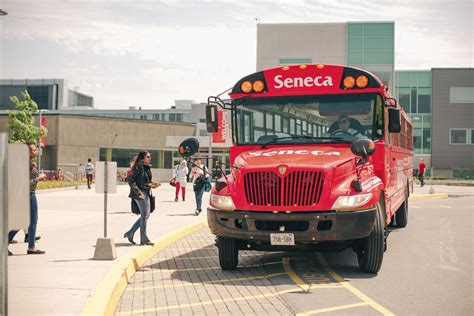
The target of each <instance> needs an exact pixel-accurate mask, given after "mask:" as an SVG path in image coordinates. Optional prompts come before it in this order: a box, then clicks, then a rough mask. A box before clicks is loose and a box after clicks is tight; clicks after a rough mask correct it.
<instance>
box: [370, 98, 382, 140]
mask: <svg viewBox="0 0 474 316" xmlns="http://www.w3.org/2000/svg"><path fill="white" fill-rule="evenodd" d="M376 102H377V103H376V105H375V118H374V135H373V139H374V140H377V139H380V138H381V137H382V135H383V114H384V110H383V104H382V98H381V97H380V96H377V101H376Z"/></svg>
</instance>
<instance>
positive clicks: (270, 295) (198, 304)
mask: <svg viewBox="0 0 474 316" xmlns="http://www.w3.org/2000/svg"><path fill="white" fill-rule="evenodd" d="M299 291H300V289H291V290H284V291H279V292H275V293H267V294H260V295H252V296H241V297H235V298H233V297H230V298H228V299H218V300H212V301H204V302H196V303H190V304H177V305H169V306H163V307H155V308H147V309H141V310H134V311H131V312H123V313H118V315H129V314H142V313H147V312H158V311H163V310H170V309H178V308H186V307H193V306H204V305H212V304H217V303H225V302H238V301H246V300H256V299H260V298H266V297H273V296H278V295H281V294H286V293H292V292H299Z"/></svg>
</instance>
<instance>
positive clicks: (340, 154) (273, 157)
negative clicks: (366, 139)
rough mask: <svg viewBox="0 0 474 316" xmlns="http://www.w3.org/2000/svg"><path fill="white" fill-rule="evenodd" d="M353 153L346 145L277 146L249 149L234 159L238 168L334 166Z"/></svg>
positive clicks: (352, 155) (347, 158)
mask: <svg viewBox="0 0 474 316" xmlns="http://www.w3.org/2000/svg"><path fill="white" fill-rule="evenodd" d="M354 157H355V156H354V154H353V153H352V151H351V149H350V148H349V147H348V146H347V147H334V146H321V145H318V146H314V145H313V146H311V145H308V146H307V147H306V148H304V147H300V146H298V147H296V148H295V146H281V147H280V146H279V147H273V148H268V149H261V150H249V151H246V152H242V153H240V154H239V155H238V156H237V157H236V159H235V165H236V166H237V167H238V168H242V169H247V168H252V169H253V168H261V167H275V166H277V165H280V164H288V165H318V166H324V167H326V168H327V167H331V166H333V167H335V166H338V165H340V164H342V163H344V162H346V161H348V160H350V159H354Z"/></svg>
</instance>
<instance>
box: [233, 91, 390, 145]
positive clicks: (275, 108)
mask: <svg viewBox="0 0 474 316" xmlns="http://www.w3.org/2000/svg"><path fill="white" fill-rule="evenodd" d="M233 109H234V111H233V115H235V121H234V122H236V123H237V124H236V125H237V126H236V128H235V130H234V133H235V136H236V140H237V144H240V145H258V144H260V145H267V144H295V143H336V142H352V141H353V140H356V139H360V138H370V139H374V140H377V139H379V138H380V137H381V136H382V133H383V108H382V102H381V97H380V96H379V95H377V94H375V93H372V94H351V95H309V96H296V97H295V96H288V97H267V98H242V99H237V100H235V103H234V107H233Z"/></svg>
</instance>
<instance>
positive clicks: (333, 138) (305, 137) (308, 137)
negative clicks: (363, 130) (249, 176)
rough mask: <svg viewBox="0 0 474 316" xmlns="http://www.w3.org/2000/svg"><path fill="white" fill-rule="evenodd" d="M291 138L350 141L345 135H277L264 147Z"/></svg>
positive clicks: (264, 144) (337, 141)
mask: <svg viewBox="0 0 474 316" xmlns="http://www.w3.org/2000/svg"><path fill="white" fill-rule="evenodd" d="M291 139H309V140H323V141H324V140H330V141H331V142H336V143H350V142H351V141H349V140H348V139H345V138H344V136H332V137H315V136H308V135H293V136H285V137H278V136H275V137H274V138H272V139H270V140H269V141H267V142H265V143H263V144H262V148H265V147H266V146H268V145H270V144H276V143H278V142H279V141H280V140H291Z"/></svg>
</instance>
